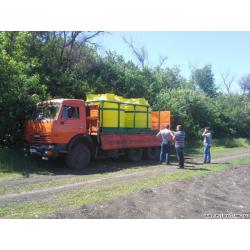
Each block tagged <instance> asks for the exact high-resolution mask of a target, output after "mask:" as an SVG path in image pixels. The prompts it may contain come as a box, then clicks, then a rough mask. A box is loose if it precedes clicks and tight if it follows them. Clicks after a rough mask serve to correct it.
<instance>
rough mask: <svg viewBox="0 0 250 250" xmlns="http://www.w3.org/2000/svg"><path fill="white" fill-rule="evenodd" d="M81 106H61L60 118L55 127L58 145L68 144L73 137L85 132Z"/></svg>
mask: <svg viewBox="0 0 250 250" xmlns="http://www.w3.org/2000/svg"><path fill="white" fill-rule="evenodd" d="M81 109H82V107H81V106H78V105H77V104H63V105H62V110H61V112H60V115H59V116H60V117H59V119H58V122H57V125H56V133H55V137H57V136H58V138H57V139H56V138H55V139H56V141H58V142H59V143H68V142H69V141H70V140H71V138H73V137H74V136H75V135H78V134H83V133H85V132H86V125H85V124H84V117H83V112H81V111H82V110H81Z"/></svg>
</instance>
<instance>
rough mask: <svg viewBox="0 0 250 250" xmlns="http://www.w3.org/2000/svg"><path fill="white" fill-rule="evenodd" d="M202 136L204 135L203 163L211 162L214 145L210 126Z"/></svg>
mask: <svg viewBox="0 0 250 250" xmlns="http://www.w3.org/2000/svg"><path fill="white" fill-rule="evenodd" d="M202 136H203V137H204V141H203V144H204V161H203V163H204V164H206V163H211V153H210V148H211V146H212V134H211V132H210V129H209V127H206V128H205V130H204V132H203V134H202Z"/></svg>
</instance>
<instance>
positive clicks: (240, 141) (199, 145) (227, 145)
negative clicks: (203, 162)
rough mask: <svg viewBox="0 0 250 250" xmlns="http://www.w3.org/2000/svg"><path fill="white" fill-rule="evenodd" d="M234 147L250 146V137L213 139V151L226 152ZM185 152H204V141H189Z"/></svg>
mask: <svg viewBox="0 0 250 250" xmlns="http://www.w3.org/2000/svg"><path fill="white" fill-rule="evenodd" d="M232 148H239V149H242V148H250V139H246V138H221V139H213V145H212V148H211V151H212V153H219V152H226V151H228V150H230V149H232ZM185 152H186V153H188V154H200V153H202V152H203V141H202V140H200V141H199V140H195V141H187V143H186V148H185Z"/></svg>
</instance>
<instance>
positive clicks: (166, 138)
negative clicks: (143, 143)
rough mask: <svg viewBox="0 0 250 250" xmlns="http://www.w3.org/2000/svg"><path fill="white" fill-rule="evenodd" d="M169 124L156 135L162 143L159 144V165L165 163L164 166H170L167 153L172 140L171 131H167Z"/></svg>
mask: <svg viewBox="0 0 250 250" xmlns="http://www.w3.org/2000/svg"><path fill="white" fill-rule="evenodd" d="M169 128H170V126H169V124H167V125H166V128H165V129H162V130H160V132H159V133H158V134H157V135H156V136H159V135H161V137H162V142H161V153H160V164H162V163H163V162H165V163H166V164H170V160H169V152H170V142H171V139H172V136H171V131H170V130H169Z"/></svg>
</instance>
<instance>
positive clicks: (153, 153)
mask: <svg viewBox="0 0 250 250" xmlns="http://www.w3.org/2000/svg"><path fill="white" fill-rule="evenodd" d="M159 156H160V148H159V147H152V148H145V150H144V157H145V159H147V160H151V161H153V160H157V159H158V158H159Z"/></svg>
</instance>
